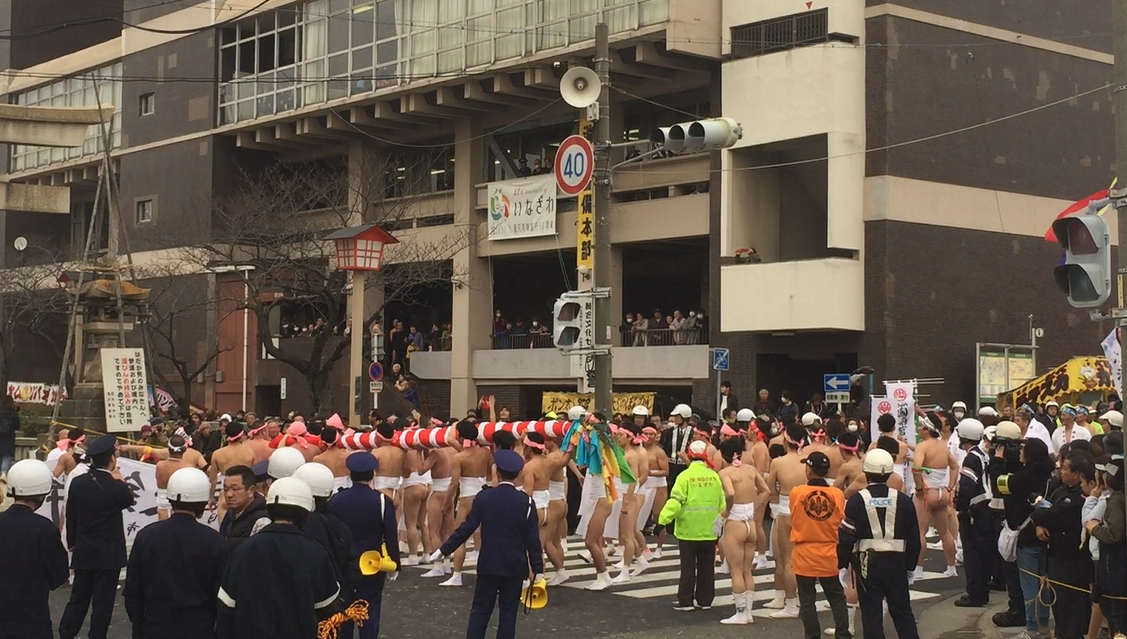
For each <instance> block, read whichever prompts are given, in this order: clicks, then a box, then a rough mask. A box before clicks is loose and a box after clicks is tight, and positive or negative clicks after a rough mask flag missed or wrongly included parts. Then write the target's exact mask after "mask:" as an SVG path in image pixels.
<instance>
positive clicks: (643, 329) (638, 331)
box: [634, 313, 650, 346]
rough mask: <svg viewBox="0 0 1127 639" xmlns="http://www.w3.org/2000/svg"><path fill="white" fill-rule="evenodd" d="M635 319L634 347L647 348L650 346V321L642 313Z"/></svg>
mask: <svg viewBox="0 0 1127 639" xmlns="http://www.w3.org/2000/svg"><path fill="white" fill-rule="evenodd" d="M634 317H635V319H634V346H647V345H648V344H649V330H650V321H649V320H648V319H646V316H645V315H642V314H641V313H638V314H637V315H635V316H634Z"/></svg>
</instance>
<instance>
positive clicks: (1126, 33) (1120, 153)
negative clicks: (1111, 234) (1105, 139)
mask: <svg viewBox="0 0 1127 639" xmlns="http://www.w3.org/2000/svg"><path fill="white" fill-rule="evenodd" d="M1111 12H1112V15H1111V30H1112V38H1113V39H1114V42H1113V43H1112V52H1113V54H1114V55H1115V66H1114V67H1113V68H1112V71H1111V80H1112V90H1111V99H1112V106H1113V107H1114V109H1115V173H1116V175H1118V176H1119V177H1120V178H1127V1H1124V0H1116V1H1115V2H1112V3H1111ZM1110 195H1111V200H1112V202H1113V203H1114V204H1115V209H1116V213H1117V217H1118V222H1119V250H1118V252H1117V253H1116V256H1117V257H1118V259H1117V262H1118V263H1117V264H1116V270H1117V274H1118V275H1117V278H1116V282H1117V284H1118V287H1117V288H1118V290H1120V291H1122V290H1123V285H1122V283H1121V282H1122V278H1123V275H1122V274H1123V272H1124V268H1125V267H1127V179H1119V180H1117V181H1116V183H1115V188H1114V190H1113V191H1112V192H1111V194H1110ZM1118 305H1119V307H1120V308H1119V309H1118V312H1116V313H1114V314H1113V315H1114V316H1115V326H1116V328H1119V329H1122V328H1123V327H1124V326H1125V325H1127V321H1125V317H1127V316H1125V312H1127V311H1125V309H1124V308H1123V300H1122V298H1120V299H1119V300H1118ZM1120 359H1121V360H1122V361H1121V363H1120V366H1121V367H1122V369H1121V370H1122V374H1121V376H1120V379H1127V359H1123V358H1120ZM1122 400H1123V398H1122V397H1120V402H1122Z"/></svg>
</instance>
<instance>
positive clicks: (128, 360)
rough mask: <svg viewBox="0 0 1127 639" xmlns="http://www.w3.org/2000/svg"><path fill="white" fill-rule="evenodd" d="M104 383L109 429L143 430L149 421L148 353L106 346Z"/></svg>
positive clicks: (104, 353) (117, 430) (112, 431)
mask: <svg viewBox="0 0 1127 639" xmlns="http://www.w3.org/2000/svg"><path fill="white" fill-rule="evenodd" d="M102 384H103V386H104V393H105V395H104V397H105V405H106V432H110V433H125V432H131V431H136V430H140V428H141V425H142V424H144V423H146V422H148V420H149V392H148V382H147V380H146V379H145V353H144V351H142V350H141V349H139V348H103V349H102Z"/></svg>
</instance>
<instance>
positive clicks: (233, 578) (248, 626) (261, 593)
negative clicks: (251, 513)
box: [216, 477, 342, 639]
mask: <svg viewBox="0 0 1127 639" xmlns="http://www.w3.org/2000/svg"><path fill="white" fill-rule="evenodd" d="M266 509H267V512H268V513H269V514H270V519H271V521H272V523H270V524H269V525H267V526H266V527H265V528H263V529H262V530H261V531H260V532H259V533H258V534H256V535H253V536H252V537H251V538H250V539H247V540H246V541H244V542H243V543H241V544H239V547H238V548H236V549H235V550H234V552H233V553H231V560H230V561H229V562H228V563H227V571H226V573H225V574H224V575H223V582H222V586H221V587H220V588H219V604H220V605H219V616H218V620H217V623H216V635H217V637H218V638H219V639H309V638H310V637H316V636H317V624H318V622H319V621H320V620H323V619H326V618H328V617H330V616H332V614H334V613H336V612H338V611H339V610H341V609H342V606H341V605H340V604H339V599H340V584H339V583H337V579H336V576H335V575H334V574H333V564H332V560H331V559H329V555H328V553H326V552H325V550H324V549H323V548H321V547H320V546H318V545H317V542H315V541H313V540H312V539H310V538H308V537H306V536H305V534H304V533H302V532H301V526H302V525H303V524H304V523H305V519H306V518H307V517H308V516H309V513H311V512H313V493H312V492H311V491H310V490H309V486H306V485H305V482H303V481H301V480H300V479H295V478H293V477H285V478H282V479H278V480H275V481H274V483H273V484H271V485H270V490H269V491H268V492H267V493H266Z"/></svg>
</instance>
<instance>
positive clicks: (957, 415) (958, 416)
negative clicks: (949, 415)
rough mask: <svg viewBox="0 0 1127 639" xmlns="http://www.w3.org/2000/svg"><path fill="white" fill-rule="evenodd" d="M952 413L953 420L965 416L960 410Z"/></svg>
mask: <svg viewBox="0 0 1127 639" xmlns="http://www.w3.org/2000/svg"><path fill="white" fill-rule="evenodd" d="M953 413H954V415H955V419H962V418H963V415H966V413H964V412H963V411H961V410H957V411H953Z"/></svg>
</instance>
